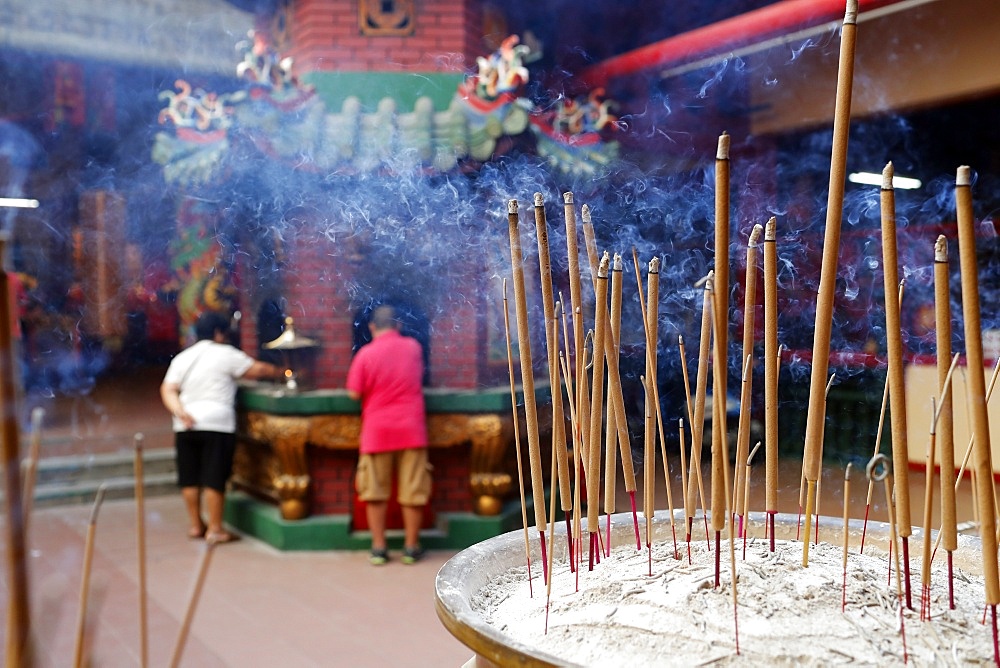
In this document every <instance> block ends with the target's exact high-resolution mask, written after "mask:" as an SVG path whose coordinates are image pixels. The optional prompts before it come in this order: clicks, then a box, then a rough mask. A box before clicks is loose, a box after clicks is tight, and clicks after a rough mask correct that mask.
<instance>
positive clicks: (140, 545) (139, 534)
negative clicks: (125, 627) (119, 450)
mask: <svg viewBox="0 0 1000 668" xmlns="http://www.w3.org/2000/svg"><path fill="white" fill-rule="evenodd" d="M143 439H144V437H143V435H142V434H136V435H135V438H134V443H135V462H134V465H133V472H134V477H135V542H136V548H137V549H136V552H137V554H136V556H137V559H138V570H139V659H140V665H141V666H143V668H145V666H147V665H148V664H149V631H148V629H147V626H146V621H147V618H148V616H147V614H146V495H145V482H144V476H143V461H142V442H143Z"/></svg>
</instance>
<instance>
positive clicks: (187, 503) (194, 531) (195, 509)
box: [181, 487, 205, 538]
mask: <svg viewBox="0 0 1000 668" xmlns="http://www.w3.org/2000/svg"><path fill="white" fill-rule="evenodd" d="M181 497H182V498H183V499H184V507H185V509H187V514H188V519H189V520H190V521H191V529H190V530H189V531H188V535H190V536H191V537H192V538H195V537H199V536H203V535H204V534H205V520H203V519H202V518H201V489H200V488H198V487H182V488H181Z"/></svg>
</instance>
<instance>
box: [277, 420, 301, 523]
mask: <svg viewBox="0 0 1000 668" xmlns="http://www.w3.org/2000/svg"><path fill="white" fill-rule="evenodd" d="M267 431H268V432H269V434H268V436H269V438H268V439H267V440H268V441H269V442H270V443H271V446H272V447H273V448H274V452H275V454H276V455H277V456H278V462H279V471H278V473H277V475H275V478H274V489H275V491H276V492H277V493H278V498H279V499H280V501H279V507H280V508H281V517H282V519H286V520H300V519H302V518H303V517H306V516H308V515H309V500H308V494H309V485H310V482H311V480H310V478H309V469H308V466H307V462H306V438H307V437H308V435H309V420H308V419H303V418H294V417H276V416H270V417H268V419H267Z"/></svg>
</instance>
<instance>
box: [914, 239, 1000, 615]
mask: <svg viewBox="0 0 1000 668" xmlns="http://www.w3.org/2000/svg"><path fill="white" fill-rule="evenodd" d="M950 283H951V278H950V276H949V275H948V240H947V239H945V237H944V235H943V234H942V235H940V236H938V238H937V241H935V243H934V329H935V343H936V344H937V371H938V393H939V396H940V399H939V403H940V408H939V411H940V413H941V415H940V417H939V418H938V443H939V444H940V446H941V456H940V460H941V473H940V478H941V479H940V484H941V530H940V532H939V533H938V540H941V539H942V538H943V540H944V549H945V550H946V551H947V552H948V603H949V605H948V607H949V609H951V610H954V609H955V587H954V584H955V583H954V574H953V564H952V553H953V552H954V551H955V550H956V549H958V519H957V512H956V506H955V429H954V420H953V418H952V399H951V396H952V390H951V387H950V386H949V387H945V380H946V379H947V377H948V371H947V370H946V368H945V364H944V361H945V360H946V359H948V357H949V356H951V285H950ZM998 361H1000V360H998ZM991 382H992V381H991ZM986 401H987V402H988V401H989V398H988V397H987V399H986ZM933 559H934V557H933V551H932V553H931V560H932V561H933Z"/></svg>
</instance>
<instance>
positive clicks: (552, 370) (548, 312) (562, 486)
mask: <svg viewBox="0 0 1000 668" xmlns="http://www.w3.org/2000/svg"><path fill="white" fill-rule="evenodd" d="M534 204H535V236H536V237H537V239H538V276H539V280H540V281H541V284H542V311H543V313H544V315H545V349H546V351H547V353H548V362H549V366H548V370H549V388H550V390H551V393H552V441H551V444H552V449H553V450H554V451H555V453H556V461H557V463H558V478H557V480H558V484H559V500H560V508H561V509H562V511H563V514H564V516H565V518H566V528H567V531H566V539H567V540H569V539H570V534H569V531H568V529H569V523H570V517H569V516H570V513H571V512H572V511H573V497H572V489H571V486H570V479H569V453H568V451H567V450H566V421H565V419H564V418H563V415H564V409H563V399H562V387H561V386H560V385H559V384H558V383H556V382H554V380H553V379H554V378H555V377H556V376H558V375H559V360H558V356H557V355H556V349H557V348H558V347H559V340H558V338H557V336H556V318H555V305H554V296H553V293H552V261H551V258H550V256H549V229H548V224H547V223H546V220H545V201H544V200H543V198H542V194H541V193H535V197H534ZM553 485H555V479H554V480H553Z"/></svg>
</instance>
